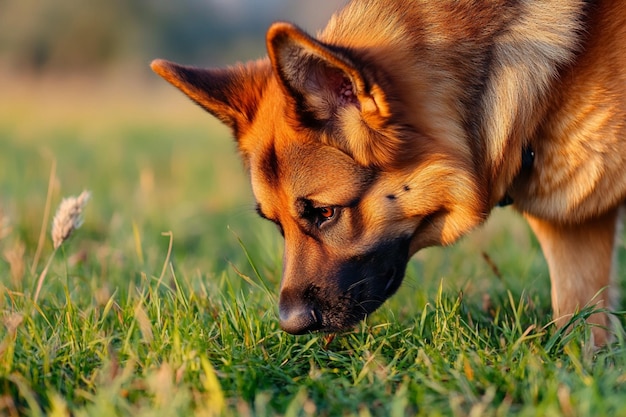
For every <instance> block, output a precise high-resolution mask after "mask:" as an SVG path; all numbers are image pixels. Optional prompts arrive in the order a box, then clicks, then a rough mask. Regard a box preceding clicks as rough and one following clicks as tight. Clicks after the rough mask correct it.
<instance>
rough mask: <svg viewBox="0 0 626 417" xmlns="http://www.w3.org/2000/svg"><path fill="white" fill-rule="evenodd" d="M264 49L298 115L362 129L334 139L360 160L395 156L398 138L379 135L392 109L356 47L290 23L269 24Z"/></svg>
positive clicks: (325, 123)
mask: <svg viewBox="0 0 626 417" xmlns="http://www.w3.org/2000/svg"><path fill="white" fill-rule="evenodd" d="M267 49H268V53H269V57H270V61H271V63H272V69H273V70H274V73H275V74H276V75H277V77H278V80H279V82H280V83H281V84H282V87H283V90H284V91H285V92H286V94H287V95H288V96H290V97H291V98H292V99H293V100H294V101H295V105H296V116H297V117H300V118H301V119H303V120H301V121H303V122H305V123H307V122H308V124H309V125H312V126H319V127H324V128H328V127H330V128H337V127H340V128H342V129H344V131H345V130H350V131H351V132H354V129H360V130H363V131H359V132H358V134H350V135H345V136H346V140H347V141H350V140H353V141H355V139H353V138H359V139H358V142H355V143H338V144H337V145H338V146H340V147H343V148H346V149H345V150H346V151H348V152H349V153H350V154H352V155H353V157H355V159H356V160H357V161H358V162H360V163H363V164H367V165H370V164H374V165H384V164H385V163H387V162H388V160H390V159H392V158H393V156H392V153H394V150H393V149H391V148H394V147H396V145H397V144H395V143H393V144H391V143H388V142H389V141H388V140H387V141H386V140H385V138H384V137H381V135H382V133H381V132H382V131H383V130H384V128H385V126H388V125H389V124H388V123H387V122H388V121H389V119H390V116H391V111H390V103H389V101H388V97H387V94H386V92H385V91H384V89H383V88H382V87H381V85H380V83H378V82H377V79H380V78H381V77H380V74H377V73H375V72H374V71H376V68H374V67H373V66H371V65H370V66H368V67H366V66H363V65H359V63H358V60H359V58H358V56H357V55H356V53H355V52H354V51H350V50H349V49H347V48H341V47H337V46H333V45H328V44H325V43H322V42H320V41H319V40H317V39H315V38H313V37H311V36H309V35H308V34H306V33H305V32H303V31H302V30H300V29H299V28H297V27H295V26H293V25H291V24H289V23H282V22H278V23H274V24H273V25H272V26H271V27H270V29H269V30H268V32H267ZM346 115H351V116H354V117H350V116H348V117H345V116H346ZM387 139H388V138H387ZM387 145H390V147H387Z"/></svg>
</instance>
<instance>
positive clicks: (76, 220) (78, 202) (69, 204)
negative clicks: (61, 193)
mask: <svg viewBox="0 0 626 417" xmlns="http://www.w3.org/2000/svg"><path fill="white" fill-rule="evenodd" d="M90 197H91V193H90V192H89V191H83V192H82V193H81V194H80V195H79V196H78V197H68V198H64V199H63V201H61V204H60V205H59V208H58V209H57V212H56V214H55V215H54V219H53V220H52V243H53V245H54V249H58V248H59V246H61V245H62V244H63V242H65V241H66V240H67V239H68V238H69V237H70V235H71V234H72V232H73V231H74V230H76V229H78V228H79V227H80V226H82V224H83V216H82V214H83V209H84V208H85V205H86V204H87V201H89V198H90Z"/></svg>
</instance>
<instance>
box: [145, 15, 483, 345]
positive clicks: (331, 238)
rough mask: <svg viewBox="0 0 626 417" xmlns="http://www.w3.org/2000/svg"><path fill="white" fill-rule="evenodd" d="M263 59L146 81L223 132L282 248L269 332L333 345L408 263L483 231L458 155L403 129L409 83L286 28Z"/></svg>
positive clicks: (466, 158)
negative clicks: (333, 337)
mask: <svg viewBox="0 0 626 417" xmlns="http://www.w3.org/2000/svg"><path fill="white" fill-rule="evenodd" d="M267 46H268V51H269V59H265V60H261V61H257V62H253V63H249V64H246V65H239V66H235V67H230V68H226V69H199V68H192V67H184V66H180V65H177V64H173V63H170V62H167V61H162V60H157V61H154V62H153V64H152V68H153V69H154V70H155V71H156V72H157V73H158V74H159V75H161V76H162V77H164V78H165V79H166V80H167V81H169V82H171V83H172V84H173V85H175V86H176V87H178V88H179V89H181V90H182V91H183V92H184V93H185V94H187V95H188V96H189V97H190V98H191V99H192V100H194V101H195V102H196V103H198V104H199V105H200V106H202V107H204V108H205V109H206V110H208V111H209V112H210V113H212V114H213V115H215V116H216V117H218V118H219V119H220V120H221V121H223V122H224V123H225V124H227V125H228V126H230V127H231V128H232V130H233V132H234V135H235V138H236V140H237V144H238V148H239V150H240V153H241V156H242V158H243V160H244V163H245V165H246V167H247V168H248V170H249V172H250V177H251V182H252V189H253V192H254V196H255V198H256V201H257V210H258V212H259V214H260V215H261V216H262V217H263V218H266V219H268V220H270V221H272V222H273V223H275V224H276V225H277V227H278V229H279V230H280V232H281V234H282V235H283V236H284V239H285V251H284V265H283V278H282V282H281V288H280V303H279V314H280V322H281V327H282V328H283V329H284V330H286V331H288V332H290V333H295V334H297V333H303V332H307V331H312V330H323V331H339V330H342V329H345V328H347V327H350V326H352V325H354V324H355V323H357V322H358V321H359V320H361V319H363V318H364V317H365V316H366V315H368V314H369V313H371V312H373V311H374V310H375V309H376V308H378V307H379V306H380V305H381V304H382V303H383V302H384V301H385V300H386V299H387V298H388V297H389V296H391V295H392V294H393V293H394V292H395V291H396V290H397V289H398V287H399V286H400V283H401V281H402V278H403V276H404V273H405V268H406V264H407V262H408V259H409V258H410V256H411V255H412V254H413V253H415V252H416V251H417V250H418V249H420V248H422V247H425V246H429V245H437V244H447V243H451V242H452V241H454V240H456V239H457V238H458V237H459V236H460V235H461V234H462V233H464V232H466V231H467V230H469V229H470V228H472V227H473V226H475V225H476V224H477V223H478V222H480V221H481V220H482V219H483V218H484V216H485V213H484V212H485V210H484V205H483V203H482V199H481V198H480V196H479V192H478V191H477V186H476V178H475V169H474V167H473V165H472V157H471V152H470V150H468V149H467V146H466V145H465V144H462V143H455V142H454V141H452V140H450V139H449V138H440V137H437V136H434V135H431V134H430V132H433V131H435V130H436V129H434V128H432V127H433V126H435V125H436V124H437V123H438V121H437V120H427V119H428V118H426V117H424V115H420V114H418V115H416V113H419V109H420V108H426V107H427V106H428V103H420V104H419V105H417V107H416V104H415V103H414V98H413V97H414V96H415V94H412V93H411V92H410V91H407V90H410V89H412V88H416V87H418V86H419V85H420V82H423V80H420V79H419V77H417V76H415V75H413V79H415V80H414V81H411V80H410V79H406V77H405V74H404V71H403V69H401V68H398V71H395V69H394V68H393V67H392V68H387V69H384V68H383V67H381V66H379V65H377V64H376V63H375V61H374V60H373V57H370V56H367V54H366V53H364V52H359V50H358V48H347V47H341V46H337V45H328V44H324V43H322V42H320V41H318V40H316V39H314V38H312V37H310V36H308V35H306V34H305V33H303V32H302V31H300V30H299V29H297V28H296V27H294V26H292V25H289V24H286V23H277V24H274V25H273V26H272V27H271V28H270V30H269V31H268V35H267ZM396 72H397V73H396ZM418 96H419V95H418ZM431 128H432V129H431Z"/></svg>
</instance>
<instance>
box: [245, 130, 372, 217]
mask: <svg viewBox="0 0 626 417" xmlns="http://www.w3.org/2000/svg"><path fill="white" fill-rule="evenodd" d="M250 174H251V181H252V189H253V192H254V195H255V197H256V198H257V200H258V201H259V202H260V203H261V204H262V205H263V206H264V207H265V206H267V205H276V204H282V205H285V204H289V203H291V202H293V201H295V200H297V199H300V198H306V199H310V200H312V201H316V202H319V203H327V204H332V205H340V204H345V203H347V202H349V201H351V200H353V199H354V198H355V197H358V193H360V192H361V190H362V189H363V188H364V186H365V185H366V184H367V183H368V182H369V179H370V177H371V173H370V170H369V169H367V168H364V167H362V166H360V165H359V164H357V163H356V162H355V161H354V160H353V159H352V158H351V157H350V156H348V155H347V154H345V153H343V152H342V151H340V150H338V149H336V148H334V147H332V146H327V145H323V144H321V143H319V142H316V141H295V140H294V141H289V142H284V141H275V140H274V141H269V142H267V143H266V144H265V146H264V147H263V148H262V149H258V150H257V152H256V154H255V155H252V156H251V158H250Z"/></svg>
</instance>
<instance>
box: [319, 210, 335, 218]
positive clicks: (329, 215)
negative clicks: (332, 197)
mask: <svg viewBox="0 0 626 417" xmlns="http://www.w3.org/2000/svg"><path fill="white" fill-rule="evenodd" d="M317 212H318V214H319V215H320V219H322V220H330V219H332V218H333V216H334V215H335V209H334V208H332V207H320V208H319V209H317Z"/></svg>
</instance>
